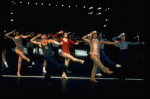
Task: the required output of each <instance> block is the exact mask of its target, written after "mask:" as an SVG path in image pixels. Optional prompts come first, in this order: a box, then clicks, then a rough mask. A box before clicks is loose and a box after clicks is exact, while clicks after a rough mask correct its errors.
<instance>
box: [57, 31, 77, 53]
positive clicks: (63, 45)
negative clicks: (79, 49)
mask: <svg viewBox="0 0 150 99" xmlns="http://www.w3.org/2000/svg"><path fill="white" fill-rule="evenodd" d="M57 35H58V33H56V34H55V35H54V37H55V38H56V39H58V40H59V41H60V42H63V44H62V50H63V52H65V53H67V54H70V51H69V43H72V44H75V43H76V42H73V41H72V40H71V39H68V40H67V42H65V41H64V40H63V39H61V38H59V37H58V36H57Z"/></svg>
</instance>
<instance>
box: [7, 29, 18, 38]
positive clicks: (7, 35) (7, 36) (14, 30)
mask: <svg viewBox="0 0 150 99" xmlns="http://www.w3.org/2000/svg"><path fill="white" fill-rule="evenodd" d="M15 31H16V30H13V31H11V32H8V33H7V34H5V36H6V37H8V38H9V39H12V40H13V39H14V37H11V36H9V35H10V34H12V33H14V32H15Z"/></svg>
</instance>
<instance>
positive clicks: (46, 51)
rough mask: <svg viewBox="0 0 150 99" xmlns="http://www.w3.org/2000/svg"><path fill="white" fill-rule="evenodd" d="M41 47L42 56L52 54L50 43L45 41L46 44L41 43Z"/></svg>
mask: <svg viewBox="0 0 150 99" xmlns="http://www.w3.org/2000/svg"><path fill="white" fill-rule="evenodd" d="M41 48H42V50H43V54H44V57H46V56H51V57H52V56H53V52H52V47H51V44H50V43H48V42H47V44H43V43H41Z"/></svg>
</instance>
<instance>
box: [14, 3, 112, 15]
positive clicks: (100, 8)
mask: <svg viewBox="0 0 150 99" xmlns="http://www.w3.org/2000/svg"><path fill="white" fill-rule="evenodd" d="M12 3H13V4H16V3H15V2H14V1H12ZM22 3H23V2H22V1H20V4H22ZM26 4H28V5H29V4H30V2H26ZM35 5H42V6H43V5H44V3H39V4H38V3H35ZM45 5H47V6H52V4H45ZM55 6H56V7H57V6H58V5H57V4H56V5H55ZM61 6H62V7H64V6H65V5H64V4H61ZM67 6H68V8H71V5H67ZM75 7H78V5H75ZM83 8H84V9H85V8H87V7H86V6H83ZM88 9H89V10H92V9H94V7H93V6H90V7H89V8H88ZM97 10H98V11H99V10H102V7H97ZM108 10H110V8H109V7H108V8H105V9H104V11H108ZM88 14H94V13H93V12H92V11H91V12H89V13H88ZM101 14H102V12H98V13H96V15H101Z"/></svg>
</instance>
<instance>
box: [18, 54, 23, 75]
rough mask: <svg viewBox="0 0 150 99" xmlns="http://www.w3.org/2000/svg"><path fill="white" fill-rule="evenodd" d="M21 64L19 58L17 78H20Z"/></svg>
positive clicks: (20, 58)
mask: <svg viewBox="0 0 150 99" xmlns="http://www.w3.org/2000/svg"><path fill="white" fill-rule="evenodd" d="M21 63H22V57H21V56H19V58H18V72H17V75H18V76H20V69H21Z"/></svg>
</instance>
